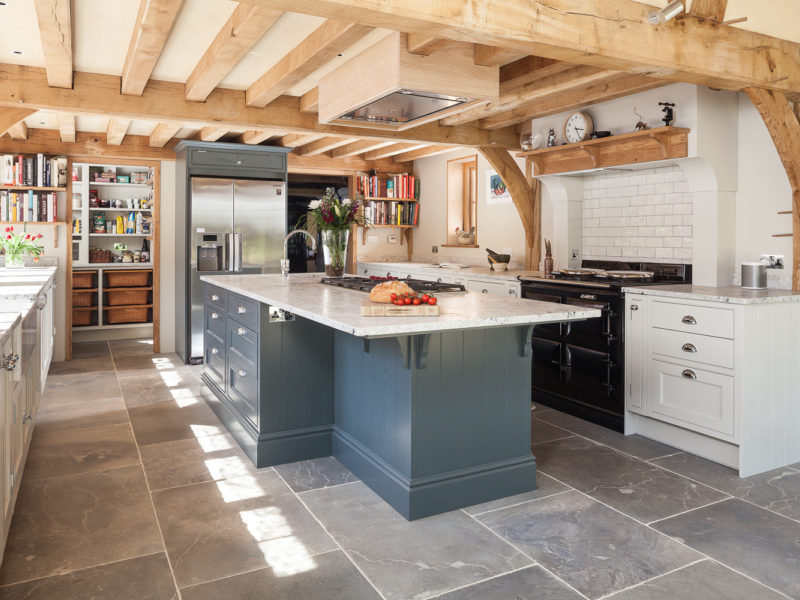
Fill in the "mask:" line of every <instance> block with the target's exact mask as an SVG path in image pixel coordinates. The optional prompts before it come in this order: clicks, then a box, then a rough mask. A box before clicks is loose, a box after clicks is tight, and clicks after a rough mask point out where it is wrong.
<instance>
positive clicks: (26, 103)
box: [0, 64, 519, 148]
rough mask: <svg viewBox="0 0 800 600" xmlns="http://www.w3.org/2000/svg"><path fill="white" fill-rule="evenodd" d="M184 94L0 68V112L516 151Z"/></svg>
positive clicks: (455, 131)
mask: <svg viewBox="0 0 800 600" xmlns="http://www.w3.org/2000/svg"><path fill="white" fill-rule="evenodd" d="M183 88H184V86H183V84H181V83H173V82H167V81H157V80H152V81H150V82H149V83H148V85H147V87H146V88H145V90H144V93H143V94H142V96H127V95H124V94H121V93H120V89H119V78H118V77H114V76H111V75H100V74H95V73H83V72H80V71H76V72H75V74H74V81H73V88H72V89H70V90H67V89H60V88H51V87H49V86H48V85H47V77H46V74H45V72H44V69H41V68H38V67H25V66H21V65H8V64H0V106H5V107H13V108H26V109H33V110H51V111H65V112H71V113H74V114H77V115H104V116H106V117H110V118H123V119H137V120H147V121H153V122H157V123H160V122H175V123H186V124H194V125H196V126H197V128H198V129H199V128H200V127H205V126H208V125H214V126H215V127H223V126H224V127H230V129H232V130H238V131H245V130H248V129H257V130H265V129H271V130H279V131H283V132H286V133H294V134H301V133H314V134H317V135H318V136H319V137H325V136H339V137H352V138H360V139H367V140H394V141H395V142H402V141H407V142H425V143H427V144H442V145H453V146H492V145H497V146H502V147H505V148H517V147H518V145H519V137H518V135H517V133H516V132H515V131H514V129H513V128H509V129H501V130H498V131H491V132H487V131H481V130H480V129H478V128H477V127H476V126H474V125H463V126H457V127H445V126H442V125H440V124H439V123H435V122H431V123H426V124H424V125H419V126H418V127H413V128H410V129H407V130H405V131H394V130H386V129H370V128H366V127H354V126H352V125H332V124H323V123H320V122H319V121H318V119H317V117H316V115H314V114H311V113H303V112H300V99H299V98H296V97H290V96H282V97H281V98H279V99H278V100H276V101H274V102H273V103H272V105H271V106H270V110H262V109H258V108H248V107H247V106H245V92H244V91H241V90H231V89H223V88H217V89H216V90H214V93H213V94H211V95H210V96H209V97H208V99H207V100H206V101H205V102H190V101H188V100H186V98H185V95H184V90H183ZM312 141H313V140H312ZM306 143H309V142H306Z"/></svg>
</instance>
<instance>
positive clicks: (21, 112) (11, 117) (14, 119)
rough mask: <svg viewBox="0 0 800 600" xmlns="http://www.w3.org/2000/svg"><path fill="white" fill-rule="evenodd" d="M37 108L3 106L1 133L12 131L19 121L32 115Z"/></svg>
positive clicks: (1, 111) (0, 115) (0, 123)
mask: <svg viewBox="0 0 800 600" xmlns="http://www.w3.org/2000/svg"><path fill="white" fill-rule="evenodd" d="M35 112H36V111H35V110H31V109H29V108H2V109H0V135H3V134H4V133H6V132H7V131H10V130H11V128H13V127H14V126H15V125H17V124H18V123H20V122H22V121H23V120H25V119H27V118H28V117H30V116H31V115H32V114H33V113H35Z"/></svg>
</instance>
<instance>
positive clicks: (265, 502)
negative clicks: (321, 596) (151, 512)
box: [153, 469, 336, 587]
mask: <svg viewBox="0 0 800 600" xmlns="http://www.w3.org/2000/svg"><path fill="white" fill-rule="evenodd" d="M153 502H154V504H155V507H156V514H157V515H158V521H159V524H160V525H161V531H162V533H163V535H164V541H165V543H166V546H167V554H168V555H169V557H170V560H171V562H172V568H173V571H174V573H175V579H176V580H177V582H178V586H179V587H185V586H190V585H196V584H199V583H204V582H207V581H211V580H214V579H220V578H222V577H229V576H231V575H236V574H239V573H244V572H246V571H253V570H256V569H261V568H264V567H271V568H273V569H281V568H284V567H285V565H286V564H287V562H289V563H290V562H292V561H295V562H302V561H306V560H308V559H309V557H311V556H313V555H315V554H320V553H322V552H327V551H329V550H334V549H336V544H335V542H334V541H333V540H332V539H331V538H330V536H329V535H328V534H327V533H325V530H324V529H322V527H320V525H319V523H317V522H316V521H315V520H314V518H313V517H312V516H311V514H309V512H308V511H307V510H306V509H305V507H304V506H303V505H302V504H301V503H300V501H299V500H297V497H296V496H295V495H294V494H293V493H292V491H291V490H290V489H289V488H288V486H286V484H285V483H283V481H281V479H280V477H278V475H277V473H275V472H274V471H273V470H272V469H269V470H267V471H263V472H260V473H258V474H257V475H255V476H246V477H237V478H235V479H226V480H224V481H217V482H208V483H198V484H196V485H189V486H185V487H178V488H170V489H167V490H161V491H158V492H154V493H153Z"/></svg>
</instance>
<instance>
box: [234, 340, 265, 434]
mask: <svg viewBox="0 0 800 600" xmlns="http://www.w3.org/2000/svg"><path fill="white" fill-rule="evenodd" d="M228 398H230V400H231V402H232V403H233V406H234V407H235V408H236V410H237V411H238V412H239V414H241V415H242V416H243V417H245V418H246V419H247V420H248V421H250V422H251V423H252V424H253V426H255V427H256V428H258V400H259V393H258V374H257V373H256V372H255V371H254V370H253V368H252V367H251V366H250V365H249V364H248V363H247V361H243V360H242V359H241V358H240V357H239V356H237V355H236V353H235V352H230V353H229V354H228Z"/></svg>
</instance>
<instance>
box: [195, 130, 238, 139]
mask: <svg viewBox="0 0 800 600" xmlns="http://www.w3.org/2000/svg"><path fill="white" fill-rule="evenodd" d="M228 131H230V129H229V128H227V127H203V128H202V129H201V130H200V132H199V133H198V134H197V136H198V137H199V138H200V139H201V140H203V141H204V142H216V141H217V140H218V139H219V138H221V137H222V136H223V135H225V134H226V133H228Z"/></svg>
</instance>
